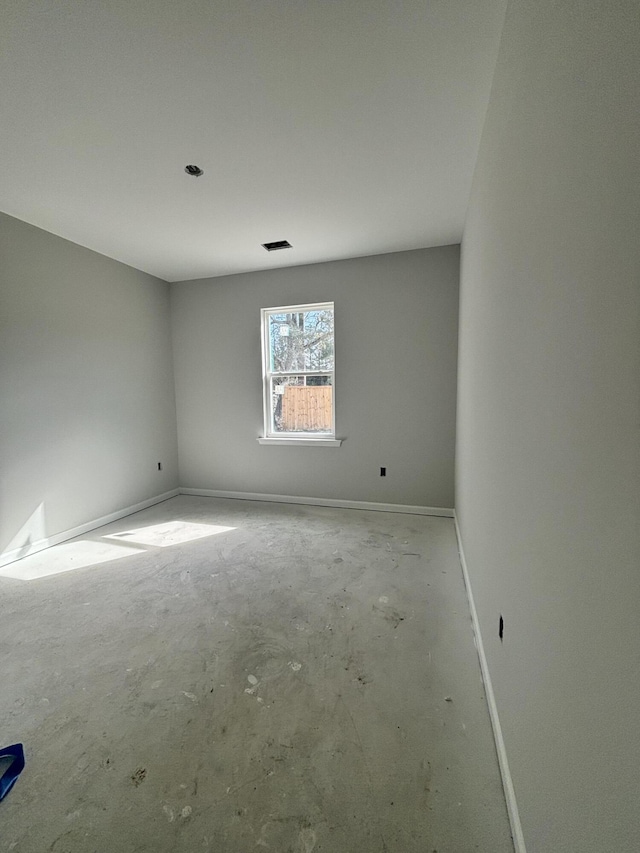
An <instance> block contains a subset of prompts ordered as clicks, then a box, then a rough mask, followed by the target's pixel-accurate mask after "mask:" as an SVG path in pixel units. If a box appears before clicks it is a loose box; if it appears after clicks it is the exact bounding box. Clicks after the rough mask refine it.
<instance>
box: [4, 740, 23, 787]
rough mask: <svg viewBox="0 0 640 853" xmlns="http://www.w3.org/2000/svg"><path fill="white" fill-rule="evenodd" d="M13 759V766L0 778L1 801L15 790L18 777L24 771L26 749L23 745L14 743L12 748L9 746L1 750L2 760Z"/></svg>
mask: <svg viewBox="0 0 640 853" xmlns="http://www.w3.org/2000/svg"><path fill="white" fill-rule="evenodd" d="M2 758H11V759H13V760H12V762H11V764H10V765H9V766H8V767H7V769H6V770H5V771H4V773H3V774H2V776H0V800H1V799H2V798H3V797H5V796H6V795H7V794H8V793H9V791H10V790H11V789H12V788H13V785H14V783H15V781H16V779H17V778H18V776H19V775H20V774H21V773H22V771H23V770H24V749H23V748H22V744H21V743H14V744H13V745H12V746H7V747H5V748H4V749H0V759H2Z"/></svg>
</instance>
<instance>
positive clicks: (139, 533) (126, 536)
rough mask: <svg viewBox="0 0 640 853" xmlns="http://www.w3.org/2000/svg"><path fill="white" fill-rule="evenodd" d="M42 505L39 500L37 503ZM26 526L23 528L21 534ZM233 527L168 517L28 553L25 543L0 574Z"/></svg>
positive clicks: (101, 559)
mask: <svg viewBox="0 0 640 853" xmlns="http://www.w3.org/2000/svg"><path fill="white" fill-rule="evenodd" d="M42 506H43V505H42V504H41V505H40V507H42ZM42 519H43V522H44V509H43V510H42ZM25 528H26V525H25ZM25 528H22V530H21V531H20V533H21V534H22V531H23V530H25ZM235 529H236V528H235V527H223V526H218V525H215V524H196V523H194V522H189V521H167V522H165V523H163V524H153V525H151V526H149V527H140V528H138V529H135V530H125V531H123V532H121V533H109V534H107V535H105V536H98V537H96V538H95V539H79V540H75V541H73V542H66V543H64V544H61V545H54V546H53V547H51V548H48V549H46V550H40V549H39V553H37V554H31V555H29V551H28V548H29V547H33V546H29V545H28V543H26V544H25V547H27V551H25V554H24V555H23V559H20V560H19V561H18V562H15V559H16V558H14V562H11V563H10V564H9V565H5V566H4V567H3V568H1V569H0V575H1V576H3V577H6V578H14V579H16V580H25V581H29V580H38V579H39V578H45V577H50V576H51V575H58V574H61V573H62V572H69V571H72V570H74V569H82V568H86V567H88V566H96V565H99V564H100V563H108V562H111V561H112V560H120V559H121V558H122V557H130V556H132V555H133V554H141V553H145V552H146V551H148V550H150V549H153V548H167V547H169V546H171V545H181V544H182V543H184V542H191V541H193V540H194V539H203V538H204V537H206V536H215V535H217V534H218V533H228V532H229V531H231V530H235ZM19 535H20V534H19ZM43 538H44V537H42V536H41V537H40V539H39V541H40V542H42V541H43ZM17 540H18V537H15V538H14V542H15V541H17ZM12 544H13V543H12ZM40 547H42V546H40ZM14 550H15V549H14Z"/></svg>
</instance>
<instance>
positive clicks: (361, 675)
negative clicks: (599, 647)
mask: <svg viewBox="0 0 640 853" xmlns="http://www.w3.org/2000/svg"><path fill="white" fill-rule="evenodd" d="M219 528H229V529H226V530H221V529H219ZM110 537H113V538H110ZM195 537H198V538H195ZM100 560H102V561H103V562H99V561H100ZM69 566H75V567H76V568H74V569H73V570H72V571H64V573H60V570H61V569H67V568H68V567H69ZM0 572H2V573H4V574H3V575H0V596H1V601H2V608H1V610H2V613H1V618H0V647H1V648H2V651H3V654H2V662H3V663H2V683H1V689H0V724H1V728H0V731H1V741H0V746H3V745H8V744H10V743H13V742H15V741H22V742H24V745H25V749H26V755H27V766H26V769H25V771H24V772H23V774H22V776H21V777H20V779H19V780H18V782H17V783H16V786H15V787H14V788H13V790H12V791H11V792H10V793H9V794H8V796H7V798H6V799H5V800H4V801H3V802H2V803H0V850H2V851H5V850H7V851H9V850H11V851H15V853H45V851H47V852H49V851H50V853H80V851H82V853H138V851H149V853H165V851H167V853H168V851H172V853H173V851H185V853H187V851H188V853H195V851H213V852H214V853H248V851H259V850H266V851H268V850H271V851H274V853H276V851H277V853H311V851H313V853H319V851H331V853H359V851H363V853H385V851H386V853H432V852H433V851H438V853H467V851H469V852H471V851H483V853H503V852H504V853H506V851H512V850H513V847H512V843H511V837H510V833H509V828H508V821H507V815H506V809H505V804H504V798H503V793H502V788H501V783H500V778H499V773H498V766H497V761H496V756H495V749H494V745H493V740H492V736H491V729H490V722H489V717H488V712H487V708H486V703H485V698H484V693H483V687H482V684H481V680H480V670H479V666H478V660H477V656H476V651H475V648H474V643H473V638H472V630H471V623H470V618H469V611H468V606H467V601H466V598H465V592H464V586H463V580H462V575H461V570H460V564H459V561H458V554H457V549H456V540H455V532H454V526H453V521H452V520H451V519H446V518H430V517H422V516H412V515H400V514H391V513H380V512H362V511H357V510H343V509H328V508H323V507H309V506H293V505H283V504H267V503H255V502H247V501H237V500H219V499H214V498H196V497H186V496H183V497H178V498H173V499H172V500H170V501H166V502H165V503H163V504H159V505H158V506H155V507H152V508H150V509H148V510H145V511H143V512H140V513H137V514H136V515H135V516H130V517H129V518H126V519H123V520H121V521H119V522H117V523H114V524H111V525H108V526H107V527H104V528H101V529H99V530H97V531H94V532H93V533H91V534H88V535H87V536H84V537H81V538H80V539H79V540H74V541H73V542H72V543H67V544H65V545H61V546H57V548H54V549H50V550H49V551H47V552H42V553H41V554H37V555H33V556H31V557H27V558H26V559H25V560H22V561H20V562H19V563H15V564H13V565H12V566H7V567H5V568H4V569H2V570H0ZM51 572H58V573H57V574H49V573H51ZM12 573H13V574H14V575H18V577H7V576H6V575H7V574H12ZM23 577H31V578H33V579H32V580H28V581H27V580H23V579H21V578H23Z"/></svg>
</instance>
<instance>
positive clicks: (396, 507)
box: [180, 487, 454, 518]
mask: <svg viewBox="0 0 640 853" xmlns="http://www.w3.org/2000/svg"><path fill="white" fill-rule="evenodd" d="M180 494H181V495H199V496H201V497H205V498H233V499H234V500H242V501H266V502H267V503H280V504H302V505H303V506H330V507H339V508H341V509H366V510H372V511H374V512H404V513H408V514H409V515H438V516H443V517H445V518H453V516H454V513H453V510H452V509H447V508H445V507H438V506H408V505H405V504H382V503H374V502H370V501H343V500H334V499H333V498H305V497H299V496H297V495H262V494H257V493H253V492H224V491H219V490H218V489H189V488H184V487H180Z"/></svg>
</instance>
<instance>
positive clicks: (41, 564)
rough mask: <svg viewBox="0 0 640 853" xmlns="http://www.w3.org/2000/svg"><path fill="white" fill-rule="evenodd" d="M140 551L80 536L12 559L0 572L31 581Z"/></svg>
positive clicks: (4, 575)
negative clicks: (15, 560)
mask: <svg viewBox="0 0 640 853" xmlns="http://www.w3.org/2000/svg"><path fill="white" fill-rule="evenodd" d="M140 552H141V549H140V548H135V547H133V548H132V547H129V546H127V545H116V544H115V543H112V542H102V541H94V540H92V539H82V540H80V541H78V542H68V543H65V544H63V545H54V546H53V548H47V549H46V550H44V551H40V552H39V553H37V554H31V555H30V556H28V557H24V559H22V560H18V561H17V562H15V563H9V564H8V565H7V566H3V567H2V568H1V569H0V575H2V576H3V577H6V578H15V579H17V580H23V581H31V580H37V579H38V578H46V577H49V576H50V575H59V574H61V573H62V572H70V571H73V570H74V569H83V568H86V567H87V566H94V565H97V564H99V563H108V562H111V561H112V560H120V559H121V558H122V557H130V556H131V555H132V554H139V553H140Z"/></svg>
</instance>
